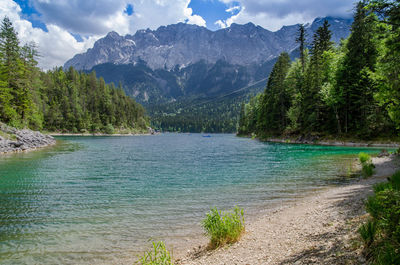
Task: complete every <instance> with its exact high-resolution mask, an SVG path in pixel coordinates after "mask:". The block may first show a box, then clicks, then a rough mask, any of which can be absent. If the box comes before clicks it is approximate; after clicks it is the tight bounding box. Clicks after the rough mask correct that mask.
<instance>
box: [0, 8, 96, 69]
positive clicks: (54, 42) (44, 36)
mask: <svg viewBox="0 0 400 265" xmlns="http://www.w3.org/2000/svg"><path fill="white" fill-rule="evenodd" d="M20 12H21V8H20V7H19V6H18V4H16V3H15V2H13V1H11V0H0V18H1V19H2V18H4V17H5V16H7V17H8V18H10V20H11V22H12V23H13V25H14V28H15V30H16V31H17V32H18V37H19V39H20V41H21V43H22V44H24V43H28V42H32V41H33V42H35V43H36V44H37V45H38V51H39V54H40V55H41V57H40V58H38V61H39V67H41V68H43V69H45V70H47V69H51V68H53V67H55V66H61V65H63V64H64V62H65V60H67V59H68V58H71V57H72V56H74V55H75V54H76V53H79V52H82V51H83V50H85V49H87V48H89V47H90V46H93V43H94V41H96V40H97V39H98V38H99V36H91V37H89V38H84V42H77V41H76V40H75V38H74V37H73V36H72V35H71V34H70V33H69V32H68V31H66V30H64V29H62V28H60V27H58V26H56V25H47V29H48V32H44V31H43V30H41V29H39V28H33V27H32V24H31V23H30V22H29V21H27V20H24V19H22V18H21V17H20Z"/></svg>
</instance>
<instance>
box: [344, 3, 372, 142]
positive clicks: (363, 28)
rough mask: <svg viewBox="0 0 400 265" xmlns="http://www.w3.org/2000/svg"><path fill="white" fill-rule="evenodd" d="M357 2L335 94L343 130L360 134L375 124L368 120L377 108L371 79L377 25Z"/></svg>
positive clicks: (369, 131) (368, 130) (365, 134)
mask: <svg viewBox="0 0 400 265" xmlns="http://www.w3.org/2000/svg"><path fill="white" fill-rule="evenodd" d="M364 7H365V6H364V4H363V3H362V2H359V3H358V4H357V7H356V12H355V15H354V22H353V25H352V27H351V35H350V37H349V39H348V42H347V46H346V50H347V52H346V54H345V56H344V59H343V63H342V65H340V66H339V70H338V73H337V78H336V79H337V88H336V89H337V91H338V92H337V94H341V95H342V96H343V99H342V105H341V106H340V112H341V116H342V118H341V120H342V122H343V125H342V127H343V128H344V131H345V133H349V132H356V133H359V134H360V135H363V136H368V135H369V134H371V133H373V131H372V129H373V128H372V127H371V126H373V125H374V124H376V121H375V120H371V118H372V117H376V115H374V111H375V110H376V107H377V105H376V102H375V100H374V93H375V92H376V86H375V84H374V82H373V79H372V74H373V72H374V70H375V66H376V60H377V47H376V36H377V34H376V26H375V23H374V20H373V14H369V13H368V11H367V10H366V9H365V8H364Z"/></svg>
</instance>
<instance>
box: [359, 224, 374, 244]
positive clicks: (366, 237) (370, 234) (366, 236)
mask: <svg viewBox="0 0 400 265" xmlns="http://www.w3.org/2000/svg"><path fill="white" fill-rule="evenodd" d="M358 232H359V233H360V235H361V238H362V240H363V241H364V244H365V245H366V246H370V245H371V244H372V243H373V242H374V239H375V235H376V224H375V223H374V222H373V221H371V220H368V222H367V223H366V224H363V225H362V226H361V227H360V228H359V229H358Z"/></svg>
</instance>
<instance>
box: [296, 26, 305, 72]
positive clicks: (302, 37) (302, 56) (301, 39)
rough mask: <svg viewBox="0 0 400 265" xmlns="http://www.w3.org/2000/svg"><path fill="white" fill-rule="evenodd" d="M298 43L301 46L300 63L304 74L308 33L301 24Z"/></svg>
mask: <svg viewBox="0 0 400 265" xmlns="http://www.w3.org/2000/svg"><path fill="white" fill-rule="evenodd" d="M296 42H297V43H299V44H300V46H299V50H300V62H301V67H302V70H303V72H304V69H305V45H306V32H305V29H304V25H303V24H300V25H299V37H297V39H296Z"/></svg>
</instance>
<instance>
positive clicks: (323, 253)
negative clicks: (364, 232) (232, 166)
mask: <svg viewBox="0 0 400 265" xmlns="http://www.w3.org/2000/svg"><path fill="white" fill-rule="evenodd" d="M373 163H374V164H375V165H376V170H375V174H374V176H373V177H371V178H368V179H361V180H355V181H353V182H351V183H350V184H344V185H341V186H334V187H329V188H326V189H323V190H320V191H316V192H314V193H312V194H310V195H308V196H306V197H305V198H302V199H299V200H298V201H296V202H294V203H290V204H289V205H287V206H285V207H282V208H280V209H277V210H275V211H274V212H272V213H267V214H265V215H263V216H260V217H259V218H257V219H256V220H254V221H252V222H249V223H246V233H245V234H244V236H243V237H242V239H241V240H240V241H239V242H237V243H235V244H233V245H232V246H229V247H225V248H221V249H218V250H215V251H206V250H205V246H204V245H203V246H201V247H200V246H192V249H191V250H190V251H188V252H187V253H186V254H180V255H179V254H178V255H176V256H175V257H176V258H177V263H178V264H193V265H194V264H196V265H197V264H199V265H200V264H210V265H211V264H212V265H217V264H360V263H365V260H363V258H362V255H360V248H357V247H355V246H354V244H355V243H354V242H356V241H354V238H356V237H357V229H358V226H359V223H360V222H361V221H362V219H363V218H365V216H364V215H365V209H364V201H365V199H366V198H367V197H368V196H369V195H370V194H372V185H373V184H375V183H377V182H380V181H384V180H385V179H386V177H387V176H390V175H391V174H393V173H394V172H395V171H396V170H398V169H400V158H399V157H394V156H391V157H382V158H373Z"/></svg>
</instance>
